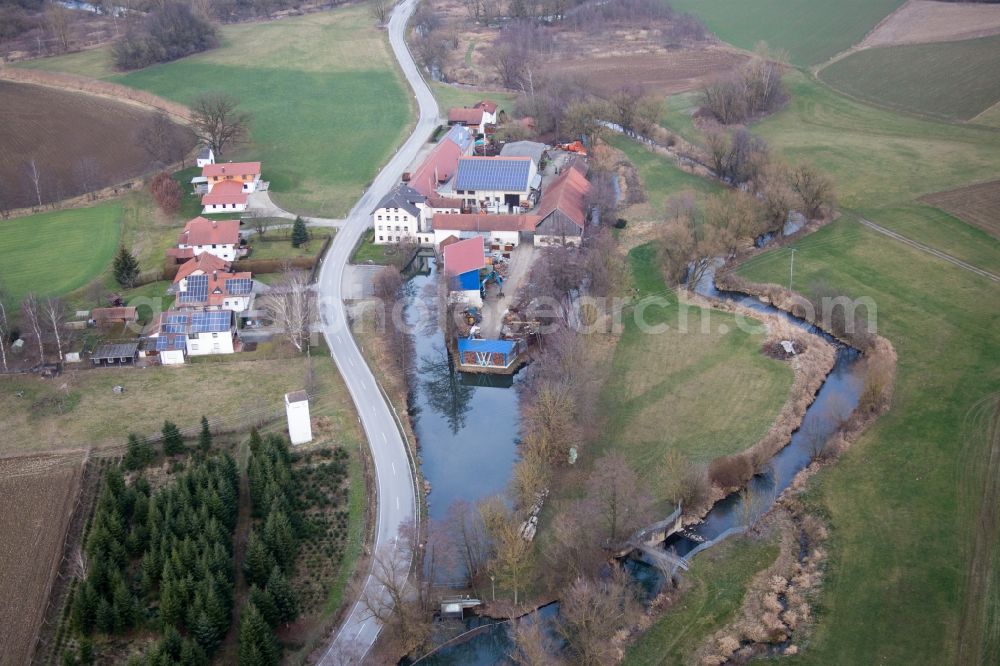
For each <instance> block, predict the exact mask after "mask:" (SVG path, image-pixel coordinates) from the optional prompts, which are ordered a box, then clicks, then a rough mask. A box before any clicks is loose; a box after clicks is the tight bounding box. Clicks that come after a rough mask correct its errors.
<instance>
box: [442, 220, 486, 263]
mask: <svg viewBox="0 0 1000 666" xmlns="http://www.w3.org/2000/svg"><path fill="white" fill-rule="evenodd" d="M449 217H456V216H455V215H451V216H449ZM484 247H485V246H484V245H483V237H482V236H476V237H475V238H466V239H465V240H463V241H458V242H457V243H452V244H451V245H448V246H446V247H445V248H444V273H445V275H461V274H462V273H468V272H469V271H478V270H479V269H481V268H482V267H483V266H485V265H486V257H485V255H484V253H483V251H484Z"/></svg>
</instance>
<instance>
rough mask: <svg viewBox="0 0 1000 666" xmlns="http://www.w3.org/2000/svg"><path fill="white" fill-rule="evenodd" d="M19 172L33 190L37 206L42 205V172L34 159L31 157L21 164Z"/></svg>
mask: <svg viewBox="0 0 1000 666" xmlns="http://www.w3.org/2000/svg"><path fill="white" fill-rule="evenodd" d="M21 172H22V173H23V174H24V176H25V178H27V180H28V183H29V184H30V185H31V187H32V188H33V189H34V190H35V198H36V199H37V200H38V205H39V207H41V205H42V172H41V170H40V169H39V168H38V163H37V162H36V161H35V158H34V157H32V158H31V159H30V160H28V161H27V162H23V163H22V164H21Z"/></svg>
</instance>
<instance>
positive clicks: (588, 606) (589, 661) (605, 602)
mask: <svg viewBox="0 0 1000 666" xmlns="http://www.w3.org/2000/svg"><path fill="white" fill-rule="evenodd" d="M640 612H641V605H640V604H639V602H638V601H637V600H636V595H635V591H634V589H633V587H632V585H631V582H630V581H629V579H628V575H627V574H625V572H624V571H622V570H621V569H619V568H615V569H614V570H613V572H612V574H611V575H610V576H607V577H605V578H601V579H596V580H595V579H590V578H578V579H576V580H575V581H573V584H572V585H570V586H569V589H567V590H566V593H565V594H564V595H563V598H562V603H561V606H560V613H559V621H558V629H559V633H560V634H561V635H562V637H563V638H564V639H566V643H567V649H568V651H569V653H570V654H571V655H572V657H573V663H576V664H583V665H585V666H605V665H607V664H613V663H616V661H617V648H616V646H615V644H614V643H613V641H612V638H613V637H614V635H615V634H616V633H618V632H619V631H621V630H622V629H624V628H626V627H628V626H630V625H631V624H632V623H633V622H634V621H635V620H636V618H637V617H638V615H639V613H640Z"/></svg>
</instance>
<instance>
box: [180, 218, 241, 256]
mask: <svg viewBox="0 0 1000 666" xmlns="http://www.w3.org/2000/svg"><path fill="white" fill-rule="evenodd" d="M202 252H207V253H209V254H213V255H215V256H216V257H218V258H220V259H223V260H224V261H236V259H237V258H238V257H239V256H240V254H241V250H240V221H239V220H209V219H206V218H204V217H196V218H194V219H193V220H191V221H189V222H188V223H187V224H185V225H184V231H182V232H181V233H180V236H178V238H177V250H176V251H173V252H170V253H169V254H170V255H171V256H174V257H181V256H184V255H186V254H187V253H190V256H191V257H196V256H198V255H199V254H201V253H202Z"/></svg>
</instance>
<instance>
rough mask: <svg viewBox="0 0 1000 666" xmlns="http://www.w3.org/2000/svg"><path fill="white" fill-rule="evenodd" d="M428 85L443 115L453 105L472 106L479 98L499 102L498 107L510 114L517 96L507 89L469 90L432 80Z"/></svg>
mask: <svg viewBox="0 0 1000 666" xmlns="http://www.w3.org/2000/svg"><path fill="white" fill-rule="evenodd" d="M430 86H431V92H432V93H434V97H435V98H436V99H437V102H438V106H440V107H441V114H442V115H445V116H446V115H447V114H448V109H450V108H452V107H453V106H472V105H473V104H475V103H476V102H478V101H479V100H481V99H491V100H493V101H494V102H496V103H497V104H499V108H500V109H503V110H504V111H506V112H507V114H508V115H510V113H511V111H512V110H513V108H514V100H515V99H516V98H517V94H516V93H512V92H510V91H509V90H471V89H466V88H459V87H457V86H451V85H448V84H447V83H438V82H433V81H432V82H431V84H430Z"/></svg>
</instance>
